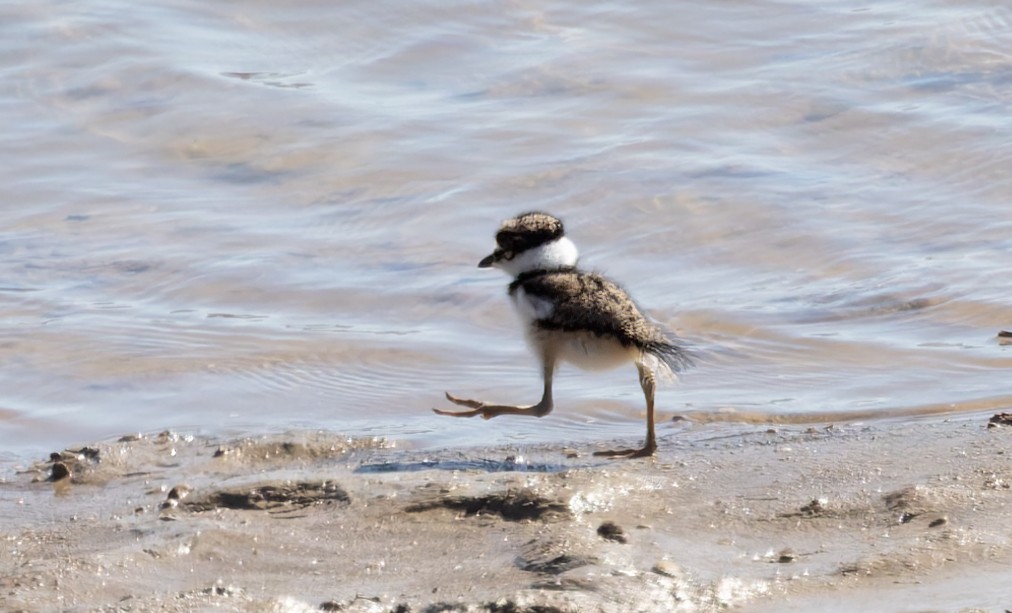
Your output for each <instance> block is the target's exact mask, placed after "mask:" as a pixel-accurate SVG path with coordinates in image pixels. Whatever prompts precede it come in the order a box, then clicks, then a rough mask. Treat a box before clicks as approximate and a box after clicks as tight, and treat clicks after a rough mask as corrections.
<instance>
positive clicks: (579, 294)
mask: <svg viewBox="0 0 1012 613" xmlns="http://www.w3.org/2000/svg"><path fill="white" fill-rule="evenodd" d="M495 240H496V244H497V247H496V249H495V251H493V252H492V254H491V255H489V256H487V257H485V258H484V259H482V260H481V262H479V263H478V267H479V268H499V269H500V270H502V271H504V272H505V273H506V274H508V275H510V276H511V277H513V281H512V282H511V283H510V284H509V296H510V298H511V299H512V301H513V306H514V307H515V308H516V310H517V312H518V313H519V315H520V318H521V319H522V321H523V324H524V332H525V335H526V338H527V342H528V344H529V345H530V347H531V349H532V350H533V351H534V353H535V354H536V355H537V357H538V359H539V360H540V361H541V369H542V375H543V377H544V391H543V392H542V395H541V400H540V401H539V402H538V403H537V404H534V405H530V406H513V405H503V404H491V403H488V402H482V401H480V400H468V399H465V398H457V397H455V396H453V395H451V394H450V393H447V394H446V397H447V399H449V400H450V402H453V403H454V404H458V405H461V406H464V407H468V408H469V409H470V410H467V411H444V410H440V409H433V410H434V411H435V412H436V413H438V414H439V415H450V416H452V417H474V416H476V415H480V416H481V417H483V418H485V419H491V418H493V417H498V416H499V415H531V416H534V417H544V416H545V415H548V414H549V413H550V412H551V411H552V407H553V403H552V376H553V375H554V374H555V368H556V366H557V365H558V364H559V362H569V363H571V364H574V365H576V366H579V367H581V368H585V369H588V370H600V369H605V368H612V367H616V366H619V365H621V364H625V363H628V362H632V363H634V364H635V365H636V369H637V371H638V372H639V381H640V387H642V388H643V395H644V396H645V398H646V404H647V434H646V440H645V441H644V443H643V447H641V448H639V449H618V450H613V451H599V452H597V453H595V454H594V455H600V456H608V457H627V458H640V457H646V456H650V455H653V453H654V452H655V451H656V450H657V438H656V436H655V434H654V390H655V388H656V376H655V373H657V374H661V373H663V374H671V373H674V372H677V371H679V370H681V369H683V368H684V367H686V366H688V365H689V363H690V359H689V355H688V352H687V351H686V350H685V349H684V348H682V347H680V346H679V345H677V344H676V343H675V342H674V341H673V340H672V339H671V337H670V336H669V334H668V333H667V332H666V331H665V330H664V329H663V328H661V327H660V326H659V325H657V324H655V323H653V322H651V321H650V320H649V319H647V318H646V316H644V315H643V313H642V312H641V311H640V310H639V308H638V307H637V306H636V304H635V303H634V302H633V300H632V298H630V297H629V294H627V293H626V292H625V290H623V289H622V288H621V287H619V286H618V285H616V284H615V283H614V282H612V281H610V280H608V279H606V278H605V277H603V276H601V275H599V274H597V273H593V272H584V271H581V270H579V269H578V268H577V259H578V254H577V251H576V245H574V244H573V242H572V241H571V240H569V238H567V237H566V235H565V232H564V231H563V226H562V221H561V220H559V219H558V218H556V217H553V216H551V215H548V214H546V213H537V212H531V213H524V214H522V215H518V216H517V217H514V218H512V219H507V220H506V221H504V222H503V223H502V226H501V227H500V228H499V232H498V233H497V234H496V236H495Z"/></svg>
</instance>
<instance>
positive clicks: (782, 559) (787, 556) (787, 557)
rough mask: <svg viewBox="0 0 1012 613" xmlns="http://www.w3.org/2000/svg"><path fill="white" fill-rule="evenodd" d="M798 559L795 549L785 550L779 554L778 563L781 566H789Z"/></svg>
mask: <svg viewBox="0 0 1012 613" xmlns="http://www.w3.org/2000/svg"><path fill="white" fill-rule="evenodd" d="M797 558H798V556H797V554H795V553H794V550H793V549H783V550H781V551H780V553H779V554H777V562H778V563H780V564H789V563H791V562H793V561H794V560H796V559H797Z"/></svg>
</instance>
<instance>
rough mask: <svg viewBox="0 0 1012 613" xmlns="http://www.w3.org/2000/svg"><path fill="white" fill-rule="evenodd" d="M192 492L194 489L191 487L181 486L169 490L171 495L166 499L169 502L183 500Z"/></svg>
mask: <svg viewBox="0 0 1012 613" xmlns="http://www.w3.org/2000/svg"><path fill="white" fill-rule="evenodd" d="M192 491H193V488H192V487H190V486H189V485H185V484H180V485H177V486H176V487H174V488H172V489H171V490H169V493H168V495H167V496H166V497H165V498H166V499H168V500H182V499H183V498H186V497H187V496H188V495H189V494H190V492H192Z"/></svg>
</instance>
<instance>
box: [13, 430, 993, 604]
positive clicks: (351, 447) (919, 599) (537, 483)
mask: <svg viewBox="0 0 1012 613" xmlns="http://www.w3.org/2000/svg"><path fill="white" fill-rule="evenodd" d="M987 418H988V415H977V416H967V417H960V418H959V419H954V420H948V421H946V420H941V419H938V420H933V421H919V422H906V423H871V424H836V425H828V424H827V425H825V426H818V427H814V428H811V427H807V426H805V427H796V426H792V427H783V426H776V427H774V428H768V427H766V426H754V425H749V426H743V425H733V424H709V425H696V426H693V425H691V424H686V426H685V429H684V430H683V431H682V432H678V433H676V434H670V433H669V434H668V435H667V436H665V437H663V438H662V439H661V449H660V453H659V455H658V456H657V457H656V458H655V459H653V460H645V461H644V460H633V461H629V460H602V459H599V458H595V457H593V456H591V455H590V454H591V452H592V451H593V449H591V448H575V449H574V448H564V447H563V446H558V447H523V448H509V449H506V448H491V449H489V448H471V449H456V450H445V451H440V452H431V451H425V452H422V451H416V450H412V449H408V448H397V447H394V446H391V445H388V444H385V443H383V442H382V441H363V440H350V439H346V438H342V437H339V436H334V435H329V434H321V433H305V432H301V433H293V434H288V435H284V436H273V437H268V438H258V439H242V440H234V441H222V440H208V439H203V438H194V437H188V436H183V435H179V434H174V433H165V434H162V435H157V436H150V437H131V438H129V439H128V440H123V441H117V442H111V443H100V444H92V445H89V446H88V447H87V448H83V449H82V448H77V449H75V450H74V452H73V453H66V454H64V457H63V458H61V461H62V462H63V464H64V465H66V466H67V467H68V469H69V470H70V472H71V473H72V476H71V477H69V478H67V479H63V480H61V481H59V482H57V483H53V482H50V481H47V480H46V479H47V477H48V476H49V475H50V471H51V470H52V466H53V462H52V461H48V462H47V461H40V462H39V463H38V464H36V465H33V466H27V467H21V470H19V471H17V472H16V473H15V472H13V471H10V472H9V475H8V477H7V478H6V479H5V480H4V482H3V483H2V484H0V507H2V508H3V511H2V516H0V537H2V539H3V543H4V546H3V547H2V548H0V609H2V610H5V611H7V610H12V611H18V610H24V611H52V610H68V611H91V610H123V611H194V610H197V611H199V610H211V609H216V610H244V611H304V610H305V611H309V610H320V609H323V610H339V611H384V612H386V611H414V612H419V611H424V612H435V611H494V612H507V611H528V612H541V613H547V612H551V611H580V612H586V611H604V612H625V611H723V610H742V611H810V610H820V611H858V610H875V611H906V612H909V611H976V610H981V611H989V612H990V611H998V612H1001V611H1004V610H1005V609H1012V587H1010V585H1012V584H1010V583H1009V580H1008V579H1009V577H1012V519H1010V518H1012V489H1010V485H1012V459H1010V454H1012V427H1007V426H999V427H994V428H987ZM669 432H670V431H669ZM627 442H628V441H627ZM602 446H604V444H602Z"/></svg>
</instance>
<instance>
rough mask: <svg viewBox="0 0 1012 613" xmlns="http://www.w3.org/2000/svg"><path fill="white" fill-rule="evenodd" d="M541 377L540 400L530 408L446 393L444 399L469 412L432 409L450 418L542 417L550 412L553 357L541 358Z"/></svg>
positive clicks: (553, 369) (543, 356)
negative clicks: (542, 387)
mask: <svg viewBox="0 0 1012 613" xmlns="http://www.w3.org/2000/svg"><path fill="white" fill-rule="evenodd" d="M541 367H542V375H543V378H544V384H545V387H544V390H543V391H542V392H541V400H540V401H539V402H538V403H537V404H532V405H530V406H514V405H508V404H489V403H487V402H482V401H481V400H470V399H467V398H457V397H456V396H454V395H452V394H450V392H446V399H447V400H449V401H450V402H452V403H454V404H459V405H460V406H462V407H468V408H469V409H471V410H470V411H444V410H442V409H432V410H433V411H434V412H435V413H436V414H437V415H449V416H450V417H475V416H476V415H481V416H482V418H484V419H492V418H493V417H498V416H500V415H532V416H534V417H544V416H545V415H548V414H549V413H551V412H552V375H553V374H554V372H555V356H553V355H551V354H549V353H547V352H546V353H544V354H543V355H542V356H541Z"/></svg>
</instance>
